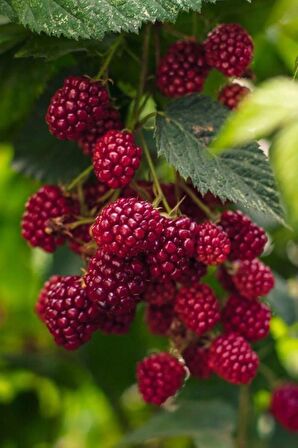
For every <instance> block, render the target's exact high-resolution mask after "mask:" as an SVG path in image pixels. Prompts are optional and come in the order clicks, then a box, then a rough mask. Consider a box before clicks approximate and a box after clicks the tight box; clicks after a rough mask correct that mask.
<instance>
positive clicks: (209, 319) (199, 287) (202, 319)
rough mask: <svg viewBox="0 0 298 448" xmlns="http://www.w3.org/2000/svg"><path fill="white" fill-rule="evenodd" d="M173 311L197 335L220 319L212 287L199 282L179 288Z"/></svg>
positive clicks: (217, 303) (207, 329)
mask: <svg viewBox="0 0 298 448" xmlns="http://www.w3.org/2000/svg"><path fill="white" fill-rule="evenodd" d="M175 312H176V313H177V315H178V317H180V319H181V320H182V321H183V322H184V324H185V325H186V326H187V328H189V329H190V330H192V331H193V332H194V333H196V334H197V335H198V336H201V335H202V334H204V333H206V332H207V331H209V330H211V329H212V328H213V327H214V326H215V325H216V324H217V322H218V321H219V319H220V309H219V302H218V301H217V299H216V297H215V295H214V294H213V291H212V289H211V288H210V287H209V286H207V285H203V284H199V283H196V284H194V285H192V286H185V287H182V288H181V289H180V290H179V292H178V294H177V298H176V303H175Z"/></svg>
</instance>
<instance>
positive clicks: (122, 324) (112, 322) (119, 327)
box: [98, 312, 135, 335]
mask: <svg viewBox="0 0 298 448" xmlns="http://www.w3.org/2000/svg"><path fill="white" fill-rule="evenodd" d="M134 318H135V312H132V313H128V314H123V315H120V316H111V315H109V314H105V313H101V315H100V318H99V321H98V328H99V330H100V331H102V332H103V333H106V334H117V335H122V334H125V333H128V331H129V330H130V327H131V324H132V323H133V321H134Z"/></svg>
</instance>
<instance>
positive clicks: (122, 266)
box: [84, 249, 148, 317]
mask: <svg viewBox="0 0 298 448" xmlns="http://www.w3.org/2000/svg"><path fill="white" fill-rule="evenodd" d="M147 277H148V276H147V271H146V266H145V265H144V263H143V261H142V260H141V259H140V258H138V257H134V258H131V259H126V260H123V259H122V258H119V257H117V256H116V255H113V254H108V253H106V252H104V250H103V249H98V251H97V252H96V255H95V256H94V257H93V258H91V260H90V263H89V266H88V272H87V274H86V275H85V277H84V280H85V283H86V289H87V294H88V297H90V299H91V300H93V301H94V302H96V303H97V305H98V307H99V308H100V309H101V310H102V311H103V312H104V313H109V314H110V315H113V317H114V316H118V315H127V314H131V313H133V312H134V311H135V308H136V305H137V303H138V302H139V301H140V299H141V294H142V293H143V292H144V290H145V287H146V283H147Z"/></svg>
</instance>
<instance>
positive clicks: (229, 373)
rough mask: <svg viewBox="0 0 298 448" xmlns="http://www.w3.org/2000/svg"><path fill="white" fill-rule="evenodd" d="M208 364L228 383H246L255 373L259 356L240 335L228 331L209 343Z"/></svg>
mask: <svg viewBox="0 0 298 448" xmlns="http://www.w3.org/2000/svg"><path fill="white" fill-rule="evenodd" d="M209 366H210V368H211V369H212V370H213V371H214V372H215V373H216V374H217V375H218V376H220V377H221V378H223V379H224V380H225V381H228V382H229V383H233V384H247V383H250V382H251V381H252V379H253V378H254V377H255V375H256V373H257V369H258V366H259V358H258V356H257V354H256V353H255V352H254V351H253V350H252V348H251V346H250V345H249V343H248V342H246V340H245V339H244V338H243V337H242V336H239V335H238V334H235V333H229V334H224V335H222V336H219V337H218V338H216V339H215V341H213V343H212V344H211V346H210V352H209Z"/></svg>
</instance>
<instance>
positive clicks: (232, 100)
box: [218, 82, 250, 109]
mask: <svg viewBox="0 0 298 448" xmlns="http://www.w3.org/2000/svg"><path fill="white" fill-rule="evenodd" d="M249 93H250V89H249V88H248V87H245V86H241V85H240V84H238V83H237V82H234V83H232V84H228V85H226V86H225V87H223V88H222V89H221V91H220V92H219V94H218V101H220V102H221V103H222V104H223V105H224V106H226V107H228V108H229V109H236V107H237V106H238V104H239V103H240V102H241V101H242V100H243V98H244V97H245V96H246V95H248V94H249Z"/></svg>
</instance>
